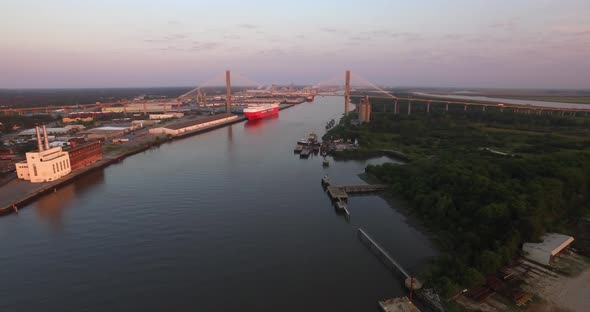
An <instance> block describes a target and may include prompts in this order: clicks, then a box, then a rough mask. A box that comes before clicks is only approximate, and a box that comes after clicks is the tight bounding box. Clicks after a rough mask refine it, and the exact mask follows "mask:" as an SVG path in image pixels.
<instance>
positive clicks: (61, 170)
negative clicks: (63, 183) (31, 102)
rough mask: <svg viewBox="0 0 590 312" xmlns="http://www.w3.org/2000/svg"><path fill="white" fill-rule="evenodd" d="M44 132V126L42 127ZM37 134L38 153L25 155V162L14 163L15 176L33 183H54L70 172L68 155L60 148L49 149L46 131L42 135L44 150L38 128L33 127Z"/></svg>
mask: <svg viewBox="0 0 590 312" xmlns="http://www.w3.org/2000/svg"><path fill="white" fill-rule="evenodd" d="M43 128H44V130H45V126H43ZM35 131H36V134H37V146H38V148H39V151H38V152H29V153H26V157H27V160H26V161H22V162H19V163H16V175H17V177H18V178H20V179H23V180H28V181H31V182H35V183H40V182H49V181H55V180H57V179H59V178H61V177H63V176H65V175H67V174H68V173H70V172H71V171H72V169H71V168H70V155H69V154H68V153H67V152H64V151H63V150H62V148H61V147H59V146H58V147H53V148H52V147H50V146H49V140H48V139H47V134H46V133H48V131H47V130H45V131H43V133H45V135H44V139H45V149H44V148H43V144H42V143H41V134H40V131H39V127H35Z"/></svg>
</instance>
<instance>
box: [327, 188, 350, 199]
mask: <svg viewBox="0 0 590 312" xmlns="http://www.w3.org/2000/svg"><path fill="white" fill-rule="evenodd" d="M326 189H327V191H328V196H330V198H331V199H332V200H335V201H347V200H348V194H347V193H346V192H345V191H344V190H343V189H341V188H339V187H338V186H328V187H327V188H326Z"/></svg>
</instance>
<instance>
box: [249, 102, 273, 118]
mask: <svg viewBox="0 0 590 312" xmlns="http://www.w3.org/2000/svg"><path fill="white" fill-rule="evenodd" d="M278 113H279V104H278V103H273V104H260V105H255V106H249V107H247V108H244V116H246V118H248V120H255V119H260V118H264V117H268V116H272V115H276V114H278Z"/></svg>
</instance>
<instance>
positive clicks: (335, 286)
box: [0, 97, 435, 312]
mask: <svg viewBox="0 0 590 312" xmlns="http://www.w3.org/2000/svg"><path fill="white" fill-rule="evenodd" d="M342 101H343V100H342V98H341V97H316V100H315V101H314V102H311V103H303V104H300V105H298V106H296V107H293V108H290V109H287V110H283V111H281V112H280V116H279V117H278V118H274V119H268V120H261V121H259V122H254V123H252V122H243V123H238V124H234V125H232V126H228V127H225V128H221V129H217V130H214V131H211V132H207V133H203V134H200V135H197V136H193V137H189V138H186V139H182V140H178V141H174V142H170V143H166V144H164V145H162V146H161V147H159V148H157V149H152V150H148V151H146V152H143V153H141V154H138V155H135V156H132V157H130V158H127V159H125V160H124V161H123V162H121V163H119V164H116V165H113V166H110V167H107V168H105V169H104V170H102V171H99V172H94V173H91V174H89V175H87V176H85V177H83V178H81V179H79V180H77V181H76V182H74V183H72V184H69V185H67V186H65V187H63V188H61V189H59V190H57V192H55V193H52V194H49V195H47V196H45V197H43V198H41V199H39V200H38V201H36V202H33V203H31V204H30V205H29V206H26V207H22V208H21V209H20V212H19V214H18V215H17V214H12V215H8V216H5V217H2V218H0V238H1V239H2V240H1V241H0V246H1V249H0V264H1V265H0V281H1V283H2V286H3V287H2V296H0V311H163V310H168V311H270V310H281V311H283V312H285V311H340V312H344V311H378V306H377V300H380V299H384V298H387V297H392V296H399V295H401V294H403V290H402V286H401V282H400V279H399V278H397V277H396V276H392V274H391V273H390V272H389V271H388V270H387V269H386V268H385V267H384V266H383V265H382V264H381V263H380V262H379V260H378V259H377V258H376V257H375V256H374V255H373V254H372V253H371V252H369V250H368V249H367V248H366V247H365V246H364V245H363V244H362V243H361V242H360V241H359V240H358V238H357V236H356V229H357V228H358V227H362V228H363V229H365V230H366V232H367V233H369V234H370V235H371V236H372V237H373V238H374V239H375V240H376V241H378V242H380V243H381V244H382V246H383V247H384V248H385V249H387V250H388V251H389V252H390V254H391V255H392V256H393V257H395V258H396V259H397V260H398V262H400V263H401V264H402V265H403V266H405V267H406V268H409V269H410V270H414V271H416V270H418V269H419V267H420V266H421V265H423V264H424V263H425V261H426V260H427V259H428V258H429V257H432V256H433V255H434V254H435V251H434V249H433V247H432V246H431V244H430V242H429V240H428V239H427V238H426V237H425V236H424V235H423V234H421V233H420V232H419V231H418V230H417V229H416V228H415V227H413V226H411V225H409V223H408V222H407V220H406V218H405V217H404V216H402V215H401V214H400V213H399V212H398V211H397V210H396V209H394V208H395V207H394V208H392V207H391V206H390V205H389V204H388V203H387V202H386V201H385V200H384V199H383V198H381V197H379V196H359V197H353V198H351V199H350V201H349V210H350V213H351V219H350V222H347V221H346V220H345V219H344V218H343V217H342V216H339V215H337V214H336V213H335V211H334V208H332V206H331V205H330V200H329V199H328V197H327V196H326V194H325V193H324V192H323V190H322V188H321V185H320V180H321V178H322V176H323V175H324V174H326V173H327V174H329V175H330V176H331V178H332V181H333V182H335V183H363V182H362V181H361V180H360V178H359V177H358V174H359V173H361V172H363V169H364V167H365V166H366V164H367V163H382V162H384V161H390V160H388V159H387V158H377V159H372V160H369V161H342V162H334V161H333V160H331V164H330V165H331V166H330V167H329V168H326V169H324V168H322V164H321V158H320V157H315V158H310V159H307V160H304V159H299V158H298V157H297V155H294V154H293V147H294V144H295V142H296V140H298V139H300V138H302V137H305V136H307V134H308V133H309V132H310V131H315V132H316V133H318V134H320V135H321V134H323V133H324V132H325V129H324V125H325V122H326V121H328V120H330V119H332V118H339V116H340V114H341V112H342V110H343V104H342ZM393 205H394V206H395V204H393Z"/></svg>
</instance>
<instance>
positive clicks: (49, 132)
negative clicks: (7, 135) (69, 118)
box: [18, 126, 71, 137]
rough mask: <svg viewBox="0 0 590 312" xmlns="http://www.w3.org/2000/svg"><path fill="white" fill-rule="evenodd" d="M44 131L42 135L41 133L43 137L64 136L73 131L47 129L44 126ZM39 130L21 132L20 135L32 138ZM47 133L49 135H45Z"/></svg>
mask: <svg viewBox="0 0 590 312" xmlns="http://www.w3.org/2000/svg"><path fill="white" fill-rule="evenodd" d="M43 129H45V130H42V133H41V135H43V136H45V135H46V134H53V135H64V134H68V133H70V132H71V130H70V129H68V128H47V127H45V126H43ZM38 130H39V129H38V128H35V129H27V130H24V131H21V132H20V133H19V134H18V135H19V136H30V137H32V136H34V135H35V133H36V131H38ZM39 131H41V130H39ZM45 131H47V133H45Z"/></svg>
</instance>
